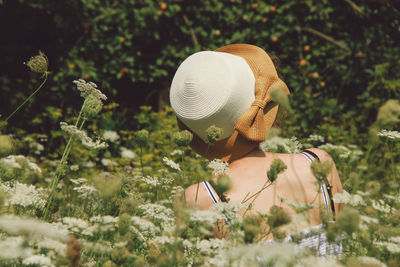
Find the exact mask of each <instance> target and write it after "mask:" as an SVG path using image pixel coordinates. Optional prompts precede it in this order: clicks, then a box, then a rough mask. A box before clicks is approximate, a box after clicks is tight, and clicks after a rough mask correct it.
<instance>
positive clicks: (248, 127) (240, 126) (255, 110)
mask: <svg viewBox="0 0 400 267" xmlns="http://www.w3.org/2000/svg"><path fill="white" fill-rule="evenodd" d="M276 83H279V80H278V79H270V80H269V81H266V80H265V79H262V80H261V81H260V80H258V81H257V82H256V85H255V95H256V96H255V100H254V101H253V103H252V104H251V106H250V108H249V109H247V110H246V111H245V112H244V113H243V115H242V116H241V117H240V118H239V120H238V121H237V123H236V124H235V129H236V130H237V131H238V132H239V133H240V134H241V135H242V136H243V137H245V138H246V139H248V140H250V141H256V142H262V141H264V140H265V136H266V135H267V132H268V130H269V127H268V126H267V125H266V121H265V114H264V109H265V107H266V106H267V105H268V103H269V102H271V101H272V99H271V96H270V95H269V93H268V91H269V89H270V88H271V87H272V86H274V85H276Z"/></svg>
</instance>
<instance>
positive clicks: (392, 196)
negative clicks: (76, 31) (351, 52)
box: [0, 55, 400, 267]
mask: <svg viewBox="0 0 400 267" xmlns="http://www.w3.org/2000/svg"><path fill="white" fill-rule="evenodd" d="M36 59H37V60H36V61H33V62H31V61H30V63H29V62H28V66H29V67H30V68H31V69H32V70H34V71H37V72H40V73H43V75H44V76H43V79H44V80H43V83H45V80H46V79H47V75H48V72H47V65H46V66H44V65H43V64H45V63H46V59H45V57H44V55H39V56H38V58H36ZM29 64H30V65H29ZM74 84H75V85H71V87H75V86H76V89H77V90H74V91H72V92H71V94H72V93H75V94H79V93H80V94H81V96H82V98H83V99H82V107H81V110H80V111H77V112H76V116H73V117H70V118H60V121H59V125H60V129H61V131H59V129H56V130H55V131H53V132H52V135H51V136H48V135H44V134H40V133H27V132H18V133H17V132H10V131H9V128H8V126H7V123H5V122H7V121H8V120H10V119H12V115H13V114H11V115H10V116H8V117H6V119H3V118H2V122H3V123H2V128H0V130H1V135H0V179H1V181H0V264H1V265H2V266H24V265H37V266H324V267H327V266H393V267H394V266H398V265H399V264H400V195H399V173H400V165H399V158H400V153H399V148H400V144H399V140H400V132H398V131H394V130H393V127H394V126H396V125H397V126H398V122H399V116H400V104H399V102H398V101H396V100H389V101H388V102H386V104H384V105H383V106H382V107H381V108H380V109H379V112H378V115H377V121H376V122H375V123H374V124H373V126H372V127H371V128H370V132H369V133H368V134H366V133H364V134H362V133H357V132H352V131H349V130H343V131H342V132H341V133H339V134H338V133H337V132H335V131H334V130H333V129H332V128H330V127H332V126H330V125H329V124H328V123H327V124H326V125H322V126H321V127H320V128H319V129H318V130H317V131H316V132H314V133H311V134H307V135H304V134H303V135H302V132H300V131H299V130H298V128H296V127H294V126H291V124H290V122H291V118H290V112H293V111H290V110H289V112H288V119H287V122H286V125H285V124H284V125H283V127H282V129H283V130H282V131H280V130H278V129H273V130H272V131H270V134H269V136H268V138H267V140H266V141H265V142H263V143H262V144H261V145H260V147H261V148H262V149H263V150H265V151H271V152H279V153H299V152H300V151H301V150H302V149H305V148H309V147H319V148H321V149H323V150H325V151H327V152H328V153H329V154H330V155H331V156H332V158H333V159H334V160H335V162H336V165H337V168H338V171H339V175H340V177H341V179H342V183H343V187H344V189H345V192H344V193H343V194H336V195H335V196H334V201H335V202H337V203H344V204H345V209H344V210H343V211H342V212H341V213H340V214H339V216H338V217H337V218H336V221H335V222H334V223H329V222H328V218H325V219H324V218H322V221H321V223H322V225H323V227H321V228H318V229H315V231H316V232H319V234H324V235H325V236H326V237H327V238H328V240H329V241H330V242H332V243H335V242H342V246H343V253H342V254H340V255H330V256H326V257H318V256H317V255H316V251H315V250H310V249H304V248H299V247H298V246H297V243H298V242H299V241H300V240H301V234H302V233H296V232H290V230H287V229H290V225H291V224H297V223H300V222H304V221H307V216H305V212H306V211H307V210H308V209H310V208H312V206H311V205H309V204H307V203H295V202H290V203H289V202H288V203H287V204H288V205H289V206H291V207H292V208H293V209H294V210H295V211H296V213H295V215H293V216H290V215H288V214H286V213H285V212H283V211H282V210H279V209H274V210H272V209H271V211H270V212H269V213H267V214H259V215H251V216H247V217H244V218H242V217H241V216H239V215H238V214H237V211H238V210H240V209H249V208H251V207H248V206H246V205H245V204H242V203H218V204H216V205H214V206H213V207H212V208H211V209H210V210H206V211H200V210H197V209H189V208H187V207H185V204H184V203H183V202H182V192H183V190H184V188H185V187H187V186H188V185H190V184H194V183H198V182H200V181H204V180H209V179H210V177H211V173H212V172H214V174H216V175H220V178H221V179H218V182H217V184H216V187H217V188H219V189H220V190H221V191H224V190H226V189H227V187H228V186H227V184H228V185H229V177H227V176H226V175H224V174H225V173H226V171H227V170H228V169H229V166H228V165H227V164H224V163H222V162H220V161H218V160H213V161H211V162H210V161H208V160H205V159H203V158H200V157H199V156H197V155H196V154H194V153H193V152H192V151H191V150H190V148H189V147H188V146H187V144H188V143H189V142H190V140H191V135H190V134H188V133H187V132H179V131H178V129H177V126H176V122H175V117H174V115H173V112H172V110H171V108H169V107H168V106H166V107H164V108H163V109H161V111H159V112H154V111H152V110H151V108H149V107H142V108H141V112H140V113H138V114H137V115H135V120H137V122H138V124H139V125H141V128H142V129H141V130H139V131H130V130H129V129H110V128H104V129H103V128H101V127H100V126H99V125H101V124H103V125H105V124H104V121H102V120H100V119H99V118H102V117H103V118H104V117H108V116H111V117H112V116H113V113H114V109H115V107H116V104H108V105H105V106H104V104H103V102H104V101H106V100H107V97H106V96H105V95H104V94H103V93H102V92H101V90H99V88H98V87H97V85H96V84H94V83H92V82H87V81H85V80H77V81H74ZM42 85H43V84H42ZM42 85H41V86H42ZM41 86H40V87H39V89H40V88H41ZM35 93H36V92H35ZM35 93H34V94H35ZM28 100H29V99H28ZM276 101H280V100H279V99H277V100H276ZM286 105H288V103H286ZM17 111H18V112H28V111H27V110H24V109H23V107H22V106H21V110H20V108H17ZM338 127H339V126H338ZM339 129H340V127H339ZM213 133H214V135H215V134H216V133H217V131H214V132H213ZM209 135H210V136H209V138H210V145H212V141H213V140H212V139H213V138H216V136H213V134H211V133H210V134H209ZM295 135H296V136H295ZM56 142H59V147H60V148H59V149H55V151H49V147H50V148H52V147H55V145H54V143H56ZM50 144H52V145H51V146H50ZM321 164H322V163H321ZM284 168H285V166H279V164H277V165H276V166H275V165H274V166H271V168H270V171H271V172H269V173H268V177H270V178H271V177H272V176H274V177H275V179H279V172H280V171H281V170H283V169H284ZM314 169H315V174H316V176H318V175H321V172H318V170H321V169H323V166H316V167H315V168H314ZM314 169H313V170H314ZM274 170H275V174H273V173H274ZM324 174H325V175H326V173H324V171H322V176H323V175H324ZM270 180H271V179H270ZM271 183H273V180H271ZM282 201H285V200H284V199H282ZM310 206H311V207H310ZM221 220H227V221H229V224H227V226H226V227H227V230H228V232H229V233H230V234H229V237H226V238H222V239H219V238H217V237H216V236H215V234H214V232H213V229H214V227H215V226H216V225H218V224H219V223H220V222H221ZM261 225H267V226H268V227H261ZM285 226H286V227H285ZM271 233H272V235H273V236H274V242H267V243H265V242H259V237H260V236H263V235H265V234H271ZM303 234H304V233H303ZM317 234H318V233H317ZM299 235H300V236H299ZM288 237H290V239H291V240H292V242H287V240H288Z"/></svg>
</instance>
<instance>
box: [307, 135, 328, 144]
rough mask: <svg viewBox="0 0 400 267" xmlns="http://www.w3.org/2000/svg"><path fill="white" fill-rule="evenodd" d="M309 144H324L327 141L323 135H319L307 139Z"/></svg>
mask: <svg viewBox="0 0 400 267" xmlns="http://www.w3.org/2000/svg"><path fill="white" fill-rule="evenodd" d="M307 141H308V142H321V143H323V142H324V141H325V138H324V137H323V136H321V135H318V134H311V135H310V136H309V137H308V138H307Z"/></svg>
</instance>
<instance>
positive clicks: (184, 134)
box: [172, 130, 193, 147]
mask: <svg viewBox="0 0 400 267" xmlns="http://www.w3.org/2000/svg"><path fill="white" fill-rule="evenodd" d="M192 139H193V134H192V133H191V132H189V131H188V130H184V131H180V132H176V133H174V135H173V136H172V141H174V143H175V144H177V145H178V146H182V147H185V146H187V145H189V144H190V142H192Z"/></svg>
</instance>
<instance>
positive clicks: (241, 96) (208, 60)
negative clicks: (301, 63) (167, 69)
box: [170, 44, 289, 161]
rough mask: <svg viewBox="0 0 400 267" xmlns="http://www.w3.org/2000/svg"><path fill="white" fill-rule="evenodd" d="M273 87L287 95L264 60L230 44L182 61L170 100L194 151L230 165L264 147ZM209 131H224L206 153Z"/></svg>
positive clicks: (273, 109)
mask: <svg viewBox="0 0 400 267" xmlns="http://www.w3.org/2000/svg"><path fill="white" fill-rule="evenodd" d="M275 86H279V87H281V88H282V89H283V90H285V92H287V93H288V94H289V89H288V88H287V86H286V84H285V83H284V82H283V81H282V80H280V79H279V77H278V74H277V72H276V69H275V66H274V64H273V62H272V60H271V58H270V57H269V56H268V54H267V53H266V52H265V51H264V50H263V49H261V48H259V47H257V46H253V45H248V44H234V45H228V46H224V47H221V48H219V49H217V50H215V51H202V52H198V53H195V54H193V55H191V56H189V57H188V58H187V59H186V60H184V61H183V63H182V64H181V65H180V66H179V68H178V70H177V71H176V73H175V76H174V78H173V80H172V84H171V90H170V100H171V106H172V108H173V109H174V111H175V114H176V116H177V120H178V125H179V128H180V129H181V130H184V129H185V130H189V131H191V132H192V133H193V140H192V142H191V143H190V146H191V147H192V148H193V150H194V151H196V152H197V153H199V154H200V155H202V156H206V157H207V158H209V159H214V158H220V159H221V160H223V161H233V160H235V159H237V158H240V157H242V156H244V155H245V154H247V153H248V152H250V151H251V150H252V149H254V148H255V147H256V146H258V144H259V143H260V142H262V141H264V139H265V137H266V135H267V133H268V130H269V129H270V128H271V126H272V124H273V123H274V121H275V118H276V115H277V113H278V108H279V106H278V104H276V103H274V102H272V100H271V97H270V95H269V92H270V90H271V88H273V87H275ZM211 125H215V126H217V127H219V128H222V129H223V136H222V138H221V140H220V141H217V142H216V143H215V145H213V146H211V147H209V148H208V149H207V147H208V146H207V144H206V143H205V141H204V140H205V139H206V133H205V132H206V129H207V128H208V127H210V126H211Z"/></svg>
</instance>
